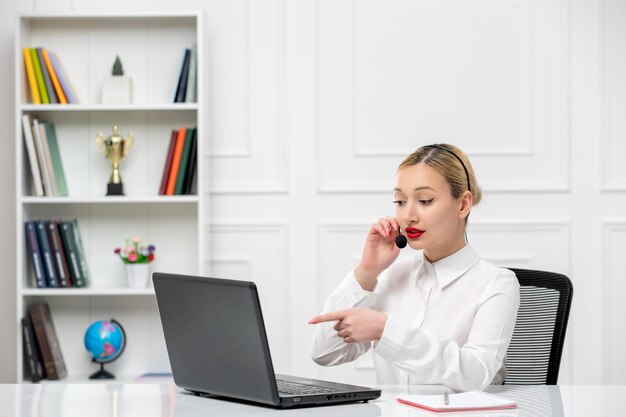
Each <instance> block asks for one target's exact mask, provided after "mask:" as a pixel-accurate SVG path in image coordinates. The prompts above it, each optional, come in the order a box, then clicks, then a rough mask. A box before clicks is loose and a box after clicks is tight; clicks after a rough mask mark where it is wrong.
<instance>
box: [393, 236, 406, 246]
mask: <svg viewBox="0 0 626 417" xmlns="http://www.w3.org/2000/svg"><path fill="white" fill-rule="evenodd" d="M406 244H407V240H406V236H404V235H398V236H396V246H397V247H399V248H400V249H402V248H404V247H405V246H406Z"/></svg>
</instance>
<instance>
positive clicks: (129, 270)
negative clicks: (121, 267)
mask: <svg viewBox="0 0 626 417" xmlns="http://www.w3.org/2000/svg"><path fill="white" fill-rule="evenodd" d="M149 277H150V264H149V263H144V264H126V281H127V282H128V287H129V288H146V286H147V285H148V279H149Z"/></svg>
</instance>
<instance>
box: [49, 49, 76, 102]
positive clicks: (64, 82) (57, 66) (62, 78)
mask: <svg viewBox="0 0 626 417" xmlns="http://www.w3.org/2000/svg"><path fill="white" fill-rule="evenodd" d="M48 56H49V57H50V63H51V64H52V68H54V72H55V73H56V75H57V77H58V78H59V84H61V88H62V89H63V93H65V97H66V98H67V102H68V103H69V104H76V103H77V102H78V101H77V99H76V94H75V93H74V90H73V89H72V86H71V85H70V83H69V82H68V78H67V75H66V74H65V71H64V70H63V66H62V65H61V62H60V61H59V59H58V58H57V56H56V54H55V53H53V52H50V53H49V54H48Z"/></svg>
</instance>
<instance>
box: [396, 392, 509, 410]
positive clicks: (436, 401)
mask: <svg viewBox="0 0 626 417" xmlns="http://www.w3.org/2000/svg"><path fill="white" fill-rule="evenodd" d="M448 398H449V401H448V403H447V404H446V401H445V398H444V395H403V396H400V397H398V398H397V401H398V402H400V403H402V404H407V405H411V406H413V407H418V408H423V409H425V410H429V411H436V412H441V411H446V412H449V411H486V410H507V409H511V408H517V402H516V401H514V400H510V399H508V398H503V397H500V396H497V395H494V394H488V393H486V392H482V391H468V392H462V393H460V394H450V395H449V396H448Z"/></svg>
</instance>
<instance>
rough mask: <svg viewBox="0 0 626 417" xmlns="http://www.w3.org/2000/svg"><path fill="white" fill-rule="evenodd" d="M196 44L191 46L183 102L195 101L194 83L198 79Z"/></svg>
mask: <svg viewBox="0 0 626 417" xmlns="http://www.w3.org/2000/svg"><path fill="white" fill-rule="evenodd" d="M197 67H198V45H196V44H195V43H194V44H193V46H192V47H191V55H190V57H189V71H187V72H188V74H189V75H188V76H187V90H186V91H185V102H186V103H195V102H196V101H197V99H196V94H197V93H196V83H197V80H198V73H197V72H198V68H197Z"/></svg>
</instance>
